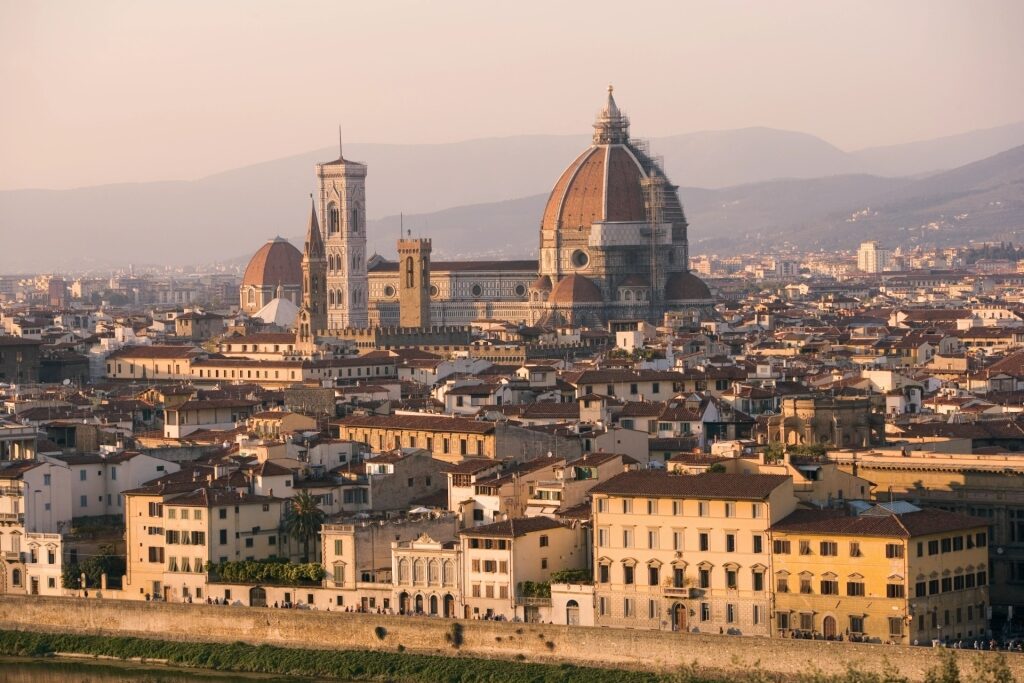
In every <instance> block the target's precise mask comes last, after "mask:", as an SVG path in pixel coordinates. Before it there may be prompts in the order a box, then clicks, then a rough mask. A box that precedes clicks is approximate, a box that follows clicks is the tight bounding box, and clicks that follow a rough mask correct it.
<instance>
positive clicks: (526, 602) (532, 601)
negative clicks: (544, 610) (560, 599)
mask: <svg viewBox="0 0 1024 683" xmlns="http://www.w3.org/2000/svg"><path fill="white" fill-rule="evenodd" d="M516 605H517V606H519V607H550V606H551V598H526V597H523V596H521V595H517V596H516Z"/></svg>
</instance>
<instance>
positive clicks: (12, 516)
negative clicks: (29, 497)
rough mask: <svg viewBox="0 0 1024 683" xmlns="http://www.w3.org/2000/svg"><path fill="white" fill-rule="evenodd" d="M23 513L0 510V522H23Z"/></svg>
mask: <svg viewBox="0 0 1024 683" xmlns="http://www.w3.org/2000/svg"><path fill="white" fill-rule="evenodd" d="M24 523H25V513H23V512H0V524H24Z"/></svg>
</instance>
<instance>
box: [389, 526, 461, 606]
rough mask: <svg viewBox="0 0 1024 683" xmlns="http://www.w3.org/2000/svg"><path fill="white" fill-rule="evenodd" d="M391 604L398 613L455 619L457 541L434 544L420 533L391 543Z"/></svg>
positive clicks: (458, 599)
mask: <svg viewBox="0 0 1024 683" xmlns="http://www.w3.org/2000/svg"><path fill="white" fill-rule="evenodd" d="M391 557H392V567H393V574H392V575H393V577H394V580H393V582H392V583H393V584H394V586H393V589H392V590H393V597H392V604H394V605H396V606H397V607H398V610H399V612H400V613H402V614H426V615H430V616H443V617H446V618H458V617H462V616H464V614H465V607H464V605H463V600H462V578H463V572H462V571H461V569H462V547H461V544H460V543H459V542H458V541H447V542H443V543H442V542H441V541H435V540H434V539H433V538H431V537H430V536H428V535H427V534H421V535H420V536H419V537H417V538H416V539H414V540H412V541H393V542H392V543H391Z"/></svg>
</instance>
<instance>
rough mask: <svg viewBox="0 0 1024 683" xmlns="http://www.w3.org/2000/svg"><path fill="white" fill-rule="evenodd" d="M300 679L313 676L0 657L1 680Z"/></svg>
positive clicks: (162, 682) (204, 682)
mask: <svg viewBox="0 0 1024 683" xmlns="http://www.w3.org/2000/svg"><path fill="white" fill-rule="evenodd" d="M303 680H312V679H304V678H283V677H277V676H262V675H241V674H231V673H225V674H221V673H218V672H216V671H183V670H181V669H175V668H172V667H161V666H150V665H142V664H129V663H125V664H121V663H118V662H100V663H97V662H95V661H77V660H75V661H69V660H66V659H22V658H6V657H0V681H2V683H192V681H197V682H201V683H257V682H259V683H275V682H283V681H303Z"/></svg>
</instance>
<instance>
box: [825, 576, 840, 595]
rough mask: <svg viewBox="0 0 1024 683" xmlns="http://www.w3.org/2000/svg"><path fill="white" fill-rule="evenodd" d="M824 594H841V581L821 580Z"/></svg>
mask: <svg viewBox="0 0 1024 683" xmlns="http://www.w3.org/2000/svg"><path fill="white" fill-rule="evenodd" d="M821 594H822V595H839V582H838V581H836V580H835V579H822V580H821Z"/></svg>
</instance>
